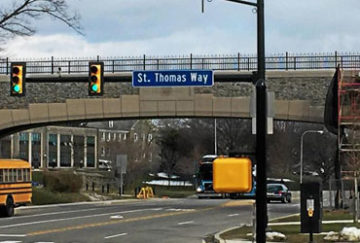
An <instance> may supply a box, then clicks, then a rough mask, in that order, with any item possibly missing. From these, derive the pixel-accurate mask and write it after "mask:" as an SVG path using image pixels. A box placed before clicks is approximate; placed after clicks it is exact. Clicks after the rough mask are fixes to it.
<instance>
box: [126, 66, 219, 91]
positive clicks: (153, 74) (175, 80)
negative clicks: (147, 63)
mask: <svg viewBox="0 0 360 243" xmlns="http://www.w3.org/2000/svg"><path fill="white" fill-rule="evenodd" d="M213 85H214V72H213V71H212V70H156V71H133V73H132V86H133V87H173V86H180V87H181V86H213Z"/></svg>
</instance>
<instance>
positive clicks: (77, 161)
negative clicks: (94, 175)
mask: <svg viewBox="0 0 360 243" xmlns="http://www.w3.org/2000/svg"><path fill="white" fill-rule="evenodd" d="M73 141H74V145H73V149H74V166H75V167H77V168H79V167H80V168H81V167H83V166H84V136H80V135H74V138H73Z"/></svg>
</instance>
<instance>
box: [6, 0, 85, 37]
mask: <svg viewBox="0 0 360 243" xmlns="http://www.w3.org/2000/svg"><path fill="white" fill-rule="evenodd" d="M9 3H10V4H9ZM44 16H49V17H52V18H54V19H56V20H60V21H61V22H63V23H65V24H66V25H67V26H69V27H70V28H71V29H73V30H74V31H76V32H77V33H79V34H82V28H81V26H80V22H79V20H80V15H79V14H78V13H77V12H71V11H70V9H69V6H68V4H67V1H66V0H13V1H10V0H9V1H7V2H6V6H4V5H2V6H0V41H2V42H5V40H7V39H9V38H13V37H15V36H31V35H33V34H34V33H35V31H36V29H35V27H34V24H33V22H34V20H37V19H40V18H41V17H44Z"/></svg>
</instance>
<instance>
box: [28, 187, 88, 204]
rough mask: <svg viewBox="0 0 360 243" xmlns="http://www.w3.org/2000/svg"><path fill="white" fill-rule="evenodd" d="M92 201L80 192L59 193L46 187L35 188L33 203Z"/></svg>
mask: <svg viewBox="0 0 360 243" xmlns="http://www.w3.org/2000/svg"><path fill="white" fill-rule="evenodd" d="M83 201H90V200H89V198H88V197H86V196H84V195H81V194H79V193H58V192H52V191H50V190H47V189H46V188H33V196H32V204H33V205H43V204H54V203H72V202H83Z"/></svg>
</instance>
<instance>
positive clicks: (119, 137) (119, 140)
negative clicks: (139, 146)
mask: <svg viewBox="0 0 360 243" xmlns="http://www.w3.org/2000/svg"><path fill="white" fill-rule="evenodd" d="M118 142H121V133H119V134H118Z"/></svg>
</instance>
